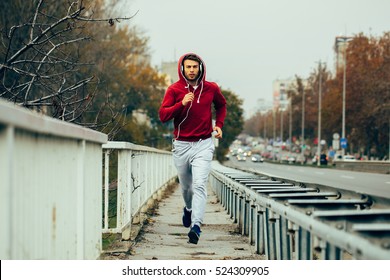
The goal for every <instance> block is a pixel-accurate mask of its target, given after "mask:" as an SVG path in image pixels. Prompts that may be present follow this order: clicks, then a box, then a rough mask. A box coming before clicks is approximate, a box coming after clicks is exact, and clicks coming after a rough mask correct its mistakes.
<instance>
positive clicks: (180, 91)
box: [159, 54, 226, 141]
mask: <svg viewBox="0 0 390 280" xmlns="http://www.w3.org/2000/svg"><path fill="white" fill-rule="evenodd" d="M188 55H190V54H185V55H183V56H182V57H181V58H180V59H179V63H178V67H177V68H178V73H179V80H178V81H177V82H175V83H174V84H172V85H170V86H169V87H168V89H167V90H166V92H165V96H164V99H163V101H162V104H161V107H160V111H159V114H160V120H161V121H162V122H167V121H169V120H171V119H173V123H174V127H175V129H174V131H173V134H174V136H175V139H177V140H183V141H198V140H199V139H206V138H210V137H211V133H212V132H213V127H212V108H211V105H212V104H214V108H215V112H216V116H215V125H216V126H218V127H219V128H221V129H222V127H223V123H224V120H225V116H226V100H225V97H224V96H223V95H222V93H221V90H220V89H219V86H218V85H217V84H216V83H212V82H208V81H206V66H205V64H204V62H203V60H202V59H201V58H200V57H199V56H198V55H196V56H197V57H198V58H199V60H200V61H201V65H200V71H199V75H200V76H199V80H200V82H199V83H198V87H197V88H196V89H195V90H194V88H193V87H192V86H191V85H189V84H188V82H187V80H186V78H185V77H184V70H182V63H183V59H184V58H185V57H186V56H188ZM192 55H195V54H192ZM189 92H193V93H194V94H195V98H194V101H192V104H191V103H188V104H187V105H186V106H183V104H182V100H183V98H184V96H185V95H186V94H187V93H189Z"/></svg>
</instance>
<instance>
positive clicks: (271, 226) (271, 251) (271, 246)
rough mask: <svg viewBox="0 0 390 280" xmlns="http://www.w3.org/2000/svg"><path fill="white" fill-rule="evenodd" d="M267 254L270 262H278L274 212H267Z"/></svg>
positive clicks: (268, 210) (267, 210)
mask: <svg viewBox="0 0 390 280" xmlns="http://www.w3.org/2000/svg"><path fill="white" fill-rule="evenodd" d="M264 222H265V233H264V234H265V252H266V256H267V259H268V260H276V254H275V219H274V218H273V213H272V211H271V210H270V209H269V208H267V209H266V210H265V219H264Z"/></svg>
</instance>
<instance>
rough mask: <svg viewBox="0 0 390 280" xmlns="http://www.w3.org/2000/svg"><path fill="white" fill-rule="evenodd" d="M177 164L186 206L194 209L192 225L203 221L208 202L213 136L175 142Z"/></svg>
mask: <svg viewBox="0 0 390 280" xmlns="http://www.w3.org/2000/svg"><path fill="white" fill-rule="evenodd" d="M173 146H174V152H173V161H174V164H175V166H176V169H177V172H178V176H179V182H180V185H181V189H182V195H183V199H184V203H185V206H186V207H187V208H188V209H192V217H191V220H192V226H193V225H195V224H197V225H198V226H200V225H201V224H202V222H203V218H204V212H205V208H206V202H207V182H208V177H209V174H210V170H211V161H212V159H213V154H214V150H215V146H214V143H213V141H212V139H211V138H208V139H205V140H199V141H197V142H186V141H178V140H176V141H175V142H174V143H173Z"/></svg>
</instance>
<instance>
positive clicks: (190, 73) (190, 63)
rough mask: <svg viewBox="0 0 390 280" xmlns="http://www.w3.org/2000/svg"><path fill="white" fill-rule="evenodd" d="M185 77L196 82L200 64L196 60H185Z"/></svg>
mask: <svg viewBox="0 0 390 280" xmlns="http://www.w3.org/2000/svg"><path fill="white" fill-rule="evenodd" d="M184 76H185V77H186V79H187V80H188V81H196V79H198V76H199V62H197V61H195V60H190V59H187V60H184Z"/></svg>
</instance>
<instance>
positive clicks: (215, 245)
mask: <svg viewBox="0 0 390 280" xmlns="http://www.w3.org/2000/svg"><path fill="white" fill-rule="evenodd" d="M183 205H184V204H183V199H182V196H181V189H180V187H179V186H176V187H175V189H174V190H173V192H172V193H171V194H170V195H169V196H168V197H166V198H164V199H163V200H162V201H160V202H159V204H158V207H157V208H156V209H155V213H154V214H153V215H152V216H150V217H149V218H148V223H147V224H146V225H144V226H143V228H142V229H141V230H140V232H139V233H138V236H137V237H136V238H135V241H133V242H131V243H130V242H129V243H128V244H127V245H125V244H124V243H123V241H122V245H125V246H128V248H127V252H126V253H123V252H122V253H119V252H116V253H115V252H113V251H112V252H111V253H109V254H105V255H104V256H102V259H130V260H152V259H158V260H231V259H233V260H254V259H264V257H263V256H260V255H258V254H256V253H255V248H254V246H252V245H250V244H249V241H248V238H247V237H245V236H242V235H241V234H239V233H237V231H238V229H237V224H234V223H233V221H232V220H231V219H230V216H229V215H227V213H226V211H225V209H224V208H223V207H222V206H221V204H220V203H219V202H218V199H217V197H216V196H215V194H214V193H213V191H212V190H211V189H210V188H209V190H208V203H207V206H206V213H205V219H204V224H203V226H202V227H201V229H202V234H201V236H200V240H199V243H198V244H197V245H194V244H190V243H188V236H187V234H188V231H189V229H188V228H185V227H183V225H182V222H181V219H182V210H183Z"/></svg>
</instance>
